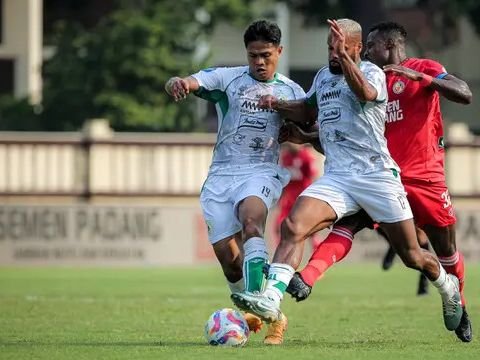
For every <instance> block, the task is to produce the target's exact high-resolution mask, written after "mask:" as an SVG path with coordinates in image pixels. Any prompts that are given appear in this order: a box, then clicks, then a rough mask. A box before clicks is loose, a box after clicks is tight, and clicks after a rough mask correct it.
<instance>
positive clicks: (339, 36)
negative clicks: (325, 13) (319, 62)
mask: <svg viewBox="0 0 480 360" xmlns="http://www.w3.org/2000/svg"><path fill="white" fill-rule="evenodd" d="M327 22H328V24H329V25H330V34H331V36H332V38H331V39H332V47H333V52H334V53H335V54H337V55H338V56H342V55H346V51H345V34H344V33H343V30H342V29H341V28H340V26H339V25H338V22H337V20H330V19H328V20H327Z"/></svg>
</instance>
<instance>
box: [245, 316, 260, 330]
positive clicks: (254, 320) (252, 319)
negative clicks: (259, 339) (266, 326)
mask: <svg viewBox="0 0 480 360" xmlns="http://www.w3.org/2000/svg"><path fill="white" fill-rule="evenodd" d="M243 317H244V318H245V321H246V322H247V324H248V328H249V329H250V331H253V332H254V333H257V332H259V331H260V330H262V327H263V321H262V319H260V318H259V317H258V316H257V315H253V314H249V313H245V314H243Z"/></svg>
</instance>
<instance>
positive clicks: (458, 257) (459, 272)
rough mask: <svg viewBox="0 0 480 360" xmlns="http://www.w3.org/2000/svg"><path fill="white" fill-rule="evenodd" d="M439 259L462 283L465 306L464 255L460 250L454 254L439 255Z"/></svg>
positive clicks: (461, 290) (461, 293)
mask: <svg viewBox="0 0 480 360" xmlns="http://www.w3.org/2000/svg"><path fill="white" fill-rule="evenodd" d="M438 261H440V264H442V266H443V268H444V269H445V271H446V272H447V273H448V274H452V275H455V276H456V277H457V278H458V281H459V283H460V295H461V296H462V305H463V306H465V304H466V302H465V296H464V295H463V286H464V285H465V282H464V281H465V264H464V262H463V255H462V253H460V252H458V251H457V252H455V254H453V255H452V256H448V257H443V256H439V257H438Z"/></svg>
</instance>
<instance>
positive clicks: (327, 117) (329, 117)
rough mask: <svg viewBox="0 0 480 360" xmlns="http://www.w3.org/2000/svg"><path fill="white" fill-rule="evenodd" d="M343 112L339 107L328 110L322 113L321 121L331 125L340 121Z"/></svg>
mask: <svg viewBox="0 0 480 360" xmlns="http://www.w3.org/2000/svg"><path fill="white" fill-rule="evenodd" d="M341 114H342V111H341V109H340V108H339V107H333V108H328V109H325V110H322V111H321V112H320V119H321V120H320V121H321V122H322V124H323V123H331V122H335V121H338V120H339V119H340V116H341Z"/></svg>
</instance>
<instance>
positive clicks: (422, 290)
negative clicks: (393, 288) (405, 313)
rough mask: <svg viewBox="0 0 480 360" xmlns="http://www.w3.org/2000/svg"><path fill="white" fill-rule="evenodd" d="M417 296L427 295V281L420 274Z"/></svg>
mask: <svg viewBox="0 0 480 360" xmlns="http://www.w3.org/2000/svg"><path fill="white" fill-rule="evenodd" d="M417 295H418V296H423V295H428V279H427V277H426V276H425V275H424V274H422V273H420V278H419V279H418V289H417Z"/></svg>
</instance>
